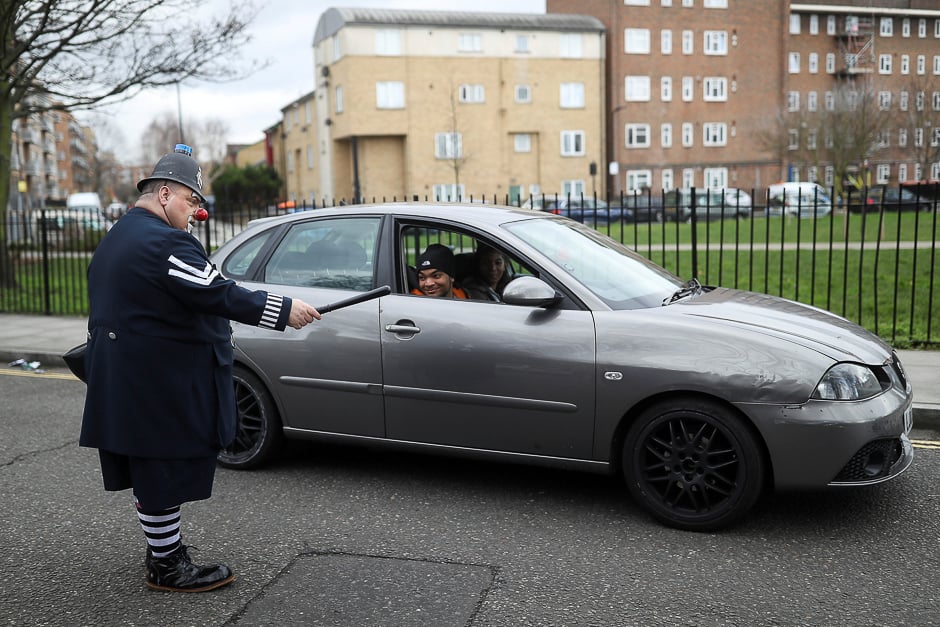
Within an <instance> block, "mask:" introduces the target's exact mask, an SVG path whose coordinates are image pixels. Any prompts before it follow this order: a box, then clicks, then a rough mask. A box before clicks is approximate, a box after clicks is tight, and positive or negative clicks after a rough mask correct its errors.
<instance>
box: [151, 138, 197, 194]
mask: <svg viewBox="0 0 940 627" xmlns="http://www.w3.org/2000/svg"><path fill="white" fill-rule="evenodd" d="M192 154H193V149H192V148H190V147H189V146H187V145H186V144H176V148H175V149H174V150H173V152H171V153H169V154H165V155H163V156H162V157H160V160H159V161H157V165H155V166H153V172H152V173H151V174H150V176H148V177H147V178H145V179H141V180H140V181H139V182H138V183H137V191H140V192H142V191H144V185H146V184H147V183H148V182H150V181H174V182H176V183H180V184H182V185H185V186H186V187H188V188H190V189H191V190H193V191H194V192H196V196H198V197H199V201H200V202H206V197H205V196H203V194H202V168H200V167H199V164H198V163H196V160H195V159H193V157H192Z"/></svg>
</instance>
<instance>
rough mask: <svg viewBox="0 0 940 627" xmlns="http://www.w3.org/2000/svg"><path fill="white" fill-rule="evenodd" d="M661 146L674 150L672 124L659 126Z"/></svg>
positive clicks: (666, 123)
mask: <svg viewBox="0 0 940 627" xmlns="http://www.w3.org/2000/svg"><path fill="white" fill-rule="evenodd" d="M659 145H660V146H662V147H663V148H672V124H670V123H669V122H663V123H662V124H660V125H659Z"/></svg>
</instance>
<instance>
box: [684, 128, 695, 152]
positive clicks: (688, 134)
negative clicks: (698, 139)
mask: <svg viewBox="0 0 940 627" xmlns="http://www.w3.org/2000/svg"><path fill="white" fill-rule="evenodd" d="M692 132H693V130H692V123H691V122H683V123H682V145H683V146H685V147H686V148H688V147H690V146H692V144H693V142H694V141H695V139H694V137H693V135H692Z"/></svg>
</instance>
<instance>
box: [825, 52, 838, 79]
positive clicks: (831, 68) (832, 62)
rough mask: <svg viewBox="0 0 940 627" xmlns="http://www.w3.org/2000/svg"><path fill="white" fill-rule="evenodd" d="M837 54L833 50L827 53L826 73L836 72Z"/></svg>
mask: <svg viewBox="0 0 940 627" xmlns="http://www.w3.org/2000/svg"><path fill="white" fill-rule="evenodd" d="M835 72H836V55H835V53H833V52H829V53H826V74H835Z"/></svg>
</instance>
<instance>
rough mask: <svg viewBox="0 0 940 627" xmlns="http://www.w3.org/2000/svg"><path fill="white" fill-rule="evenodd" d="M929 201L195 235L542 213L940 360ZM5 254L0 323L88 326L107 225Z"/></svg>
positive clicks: (682, 269)
mask: <svg viewBox="0 0 940 627" xmlns="http://www.w3.org/2000/svg"><path fill="white" fill-rule="evenodd" d="M927 191H928V192H930V191H932V192H933V193H932V195H929V196H923V197H921V196H915V198H914V199H913V200H912V199H911V198H909V197H902V196H897V200H892V198H894V197H893V196H891V195H890V194H889V193H888V192H883V193H880V194H881V195H879V198H878V199H877V201H873V198H872V197H873V194H872V192H871V191H870V190H862V191H860V192H858V193H856V194H852V193H849V194H847V195H846V197H845V199H844V200H843V201H842V202H836V203H832V202H830V201H829V200H828V196H827V197H825V198H823V197H822V194H821V193H820V194H813V195H812V196H806V195H798V197H797V198H795V199H790V198H786V197H774V196H773V195H772V194H771V193H770V192H769V191H765V192H764V193H763V194H761V195H760V196H759V197H758V196H757V195H755V194H754V193H753V192H751V193H741V192H739V191H735V192H734V193H733V194H732V193H730V192H727V191H726V190H721V191H720V192H715V191H713V190H695V189H692V190H674V191H672V192H665V193H658V194H651V193H645V194H633V195H626V194H624V195H621V196H619V197H615V198H607V199H600V198H596V197H593V196H584V195H578V196H573V195H541V196H537V197H535V196H533V197H529V198H525V199H521V198H509V197H508V196H506V197H503V198H498V197H496V196H492V197H477V198H466V199H449V198H447V199H432V198H419V197H415V196H411V197H408V198H395V197H381V198H368V199H366V198H361V199H355V200H353V201H346V200H339V201H337V202H332V203H330V202H323V203H319V204H314V203H311V204H304V203H293V202H291V203H280V204H279V205H273V206H271V207H268V208H263V209H259V210H245V211H216V213H215V214H214V215H213V216H212V217H210V219H209V220H208V221H207V222H205V223H202V224H200V225H198V226H197V229H196V231H195V233H196V234H197V236H198V237H199V238H200V240H201V241H202V243H203V244H204V245H205V246H206V248H207V249H208V250H212V249H214V248H215V247H217V246H218V245H219V244H220V243H222V242H223V241H225V240H227V239H229V238H231V237H233V236H234V235H235V234H237V233H238V232H240V231H241V230H242V229H243V228H244V227H245V225H247V224H248V222H249V221H251V220H253V219H256V218H260V217H267V216H272V215H279V214H283V213H287V212H297V211H311V210H315V209H317V208H322V207H324V206H335V205H353V204H361V203H365V202H369V203H386V202H415V201H430V202H444V203H447V202H452V201H455V200H461V201H462V202H465V203H469V204H471V205H473V204H481V203H486V204H504V205H512V206H521V207H528V208H536V209H541V210H543V211H549V212H552V213H557V214H560V215H565V216H568V217H570V218H572V219H575V220H578V221H580V222H584V223H588V224H590V225H592V226H593V227H594V228H595V229H597V230H598V231H600V232H602V233H605V234H607V235H609V236H610V237H612V238H613V239H616V240H618V241H620V242H622V243H623V244H624V245H626V246H627V247H629V248H631V249H633V250H635V251H636V252H638V253H639V254H641V255H644V256H645V257H647V258H649V259H651V260H652V261H654V262H656V263H658V264H660V265H662V266H663V267H665V268H666V269H668V270H669V271H671V272H673V273H674V274H676V275H677V276H680V277H683V278H689V277H693V276H694V277H696V278H698V280H699V281H700V282H701V283H703V284H706V285H722V286H725V287H732V288H736V289H745V290H751V291H756V292H762V293H767V294H774V295H777V296H782V297H784V298H788V299H792V300H796V301H800V302H803V303H807V304H811V305H814V306H817V307H820V308H822V309H826V310H829V311H832V312H834V313H836V314H838V315H841V316H843V317H845V318H848V319H849V320H852V321H854V322H857V323H858V324H860V325H862V326H864V327H865V328H867V329H869V330H871V331H873V332H874V333H876V334H878V335H879V336H881V337H882V338H883V339H885V340H886V341H888V342H890V343H892V344H894V345H896V346H899V347H930V348H938V347H940V313H938V309H937V308H935V307H934V301H935V298H937V295H938V294H940V291H938V288H940V259H938V255H937V239H938V236H940V224H938V220H940V200H938V198H940V189H938V188H937V187H936V186H935V187H934V188H933V190H927ZM6 226H7V229H6V232H7V234H8V237H7V240H8V241H7V242H6V243H5V244H3V245H0V273H2V275H0V279H2V281H0V312H8V313H25V314H47V315H87V313H88V302H87V295H86V286H85V278H84V277H85V272H86V270H87V266H88V262H89V261H90V259H91V255H92V253H93V252H94V248H95V246H96V245H97V243H98V241H100V239H101V237H103V236H104V234H105V233H106V230H107V228H108V224H107V223H103V222H102V221H101V220H100V219H98V218H97V217H95V218H94V219H92V218H88V217H84V216H76V215H70V214H68V213H65V212H63V211H61V210H42V211H38V212H33V213H32V214H17V213H8V216H7V225H6Z"/></svg>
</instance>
